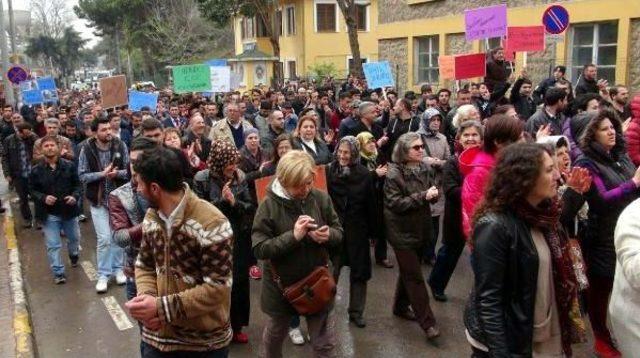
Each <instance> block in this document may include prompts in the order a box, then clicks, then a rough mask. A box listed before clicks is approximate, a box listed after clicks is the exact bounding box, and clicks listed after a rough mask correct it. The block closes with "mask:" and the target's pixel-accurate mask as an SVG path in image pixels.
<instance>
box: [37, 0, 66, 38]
mask: <svg viewBox="0 0 640 358" xmlns="http://www.w3.org/2000/svg"><path fill="white" fill-rule="evenodd" d="M67 2H68V1H66V0H31V16H32V17H33V20H34V24H33V34H34V35H36V34H43V35H47V36H51V37H53V38H55V39H58V38H60V37H61V36H62V33H63V32H64V29H65V27H67V26H69V23H70V21H71V20H72V17H71V11H70V9H69V8H68V7H67Z"/></svg>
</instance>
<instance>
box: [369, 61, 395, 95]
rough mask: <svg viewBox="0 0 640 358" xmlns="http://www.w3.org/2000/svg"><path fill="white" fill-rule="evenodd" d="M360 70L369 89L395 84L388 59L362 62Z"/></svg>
mask: <svg viewBox="0 0 640 358" xmlns="http://www.w3.org/2000/svg"><path fill="white" fill-rule="evenodd" d="M362 70H363V71H364V77H365V78H366V79H367V85H368V87H369V88H371V89H375V88H384V87H393V86H395V81H394V80H393V73H391V67H390V66H389V62H388V61H382V62H368V63H363V64H362Z"/></svg>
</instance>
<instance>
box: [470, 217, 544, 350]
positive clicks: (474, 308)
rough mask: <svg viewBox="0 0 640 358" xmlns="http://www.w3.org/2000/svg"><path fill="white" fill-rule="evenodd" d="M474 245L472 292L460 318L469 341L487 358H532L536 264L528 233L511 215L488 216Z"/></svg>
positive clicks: (480, 222) (477, 229) (478, 229)
mask: <svg viewBox="0 0 640 358" xmlns="http://www.w3.org/2000/svg"><path fill="white" fill-rule="evenodd" d="M472 240H473V252H472V260H471V262H472V267H473V272H474V287H473V290H472V292H471V295H470V296H469V302H468V303H467V307H466V309H465V313H464V324H465V327H466V328H467V331H468V332H469V335H470V336H471V337H473V338H474V339H475V340H476V341H479V342H480V343H482V344H484V345H485V346H487V348H489V356H491V357H531V356H532V344H533V323H534V322H533V315H534V310H535V301H536V293H537V289H538V263H539V261H538V252H537V250H536V247H535V245H534V243H533V238H532V237H531V228H530V227H529V225H527V224H526V223H525V222H524V221H523V220H521V219H519V218H518V217H517V216H515V214H514V213H513V212H512V211H507V210H505V212H504V213H489V214H487V215H485V216H483V217H482V218H481V219H480V220H478V223H477V225H476V226H475V227H474V229H473V238H472Z"/></svg>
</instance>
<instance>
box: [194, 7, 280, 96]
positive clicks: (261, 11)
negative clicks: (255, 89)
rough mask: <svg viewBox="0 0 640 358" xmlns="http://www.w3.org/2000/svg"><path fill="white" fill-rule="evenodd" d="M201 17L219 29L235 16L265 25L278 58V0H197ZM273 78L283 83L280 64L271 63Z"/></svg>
mask: <svg viewBox="0 0 640 358" xmlns="http://www.w3.org/2000/svg"><path fill="white" fill-rule="evenodd" d="M197 1H198V3H199V5H200V6H199V8H200V11H201V13H202V15H203V16H204V17H205V18H206V19H208V20H211V21H213V22H214V23H215V24H217V25H218V26H219V27H225V26H227V25H229V23H230V22H231V21H232V20H233V19H234V18H235V17H236V16H245V17H247V18H254V17H255V18H256V20H257V21H262V23H264V24H265V26H264V28H265V30H266V36H267V37H268V38H269V43H270V44H271V48H272V49H273V56H274V57H277V58H280V38H279V37H280V35H279V29H280V26H281V24H279V23H277V21H276V11H277V9H278V6H279V5H280V3H279V1H278V0H197ZM273 77H274V81H275V82H276V84H278V85H281V84H282V82H283V77H284V76H283V73H282V68H281V67H280V64H279V63H278V62H277V61H275V62H274V63H273Z"/></svg>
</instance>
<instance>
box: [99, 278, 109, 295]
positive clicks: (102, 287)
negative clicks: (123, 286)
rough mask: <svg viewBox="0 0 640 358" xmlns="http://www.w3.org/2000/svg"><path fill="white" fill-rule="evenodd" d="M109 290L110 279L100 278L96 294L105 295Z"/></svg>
mask: <svg viewBox="0 0 640 358" xmlns="http://www.w3.org/2000/svg"><path fill="white" fill-rule="evenodd" d="M107 288H109V279H108V278H106V277H100V278H99V279H98V283H96V292H97V293H105V292H107Z"/></svg>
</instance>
